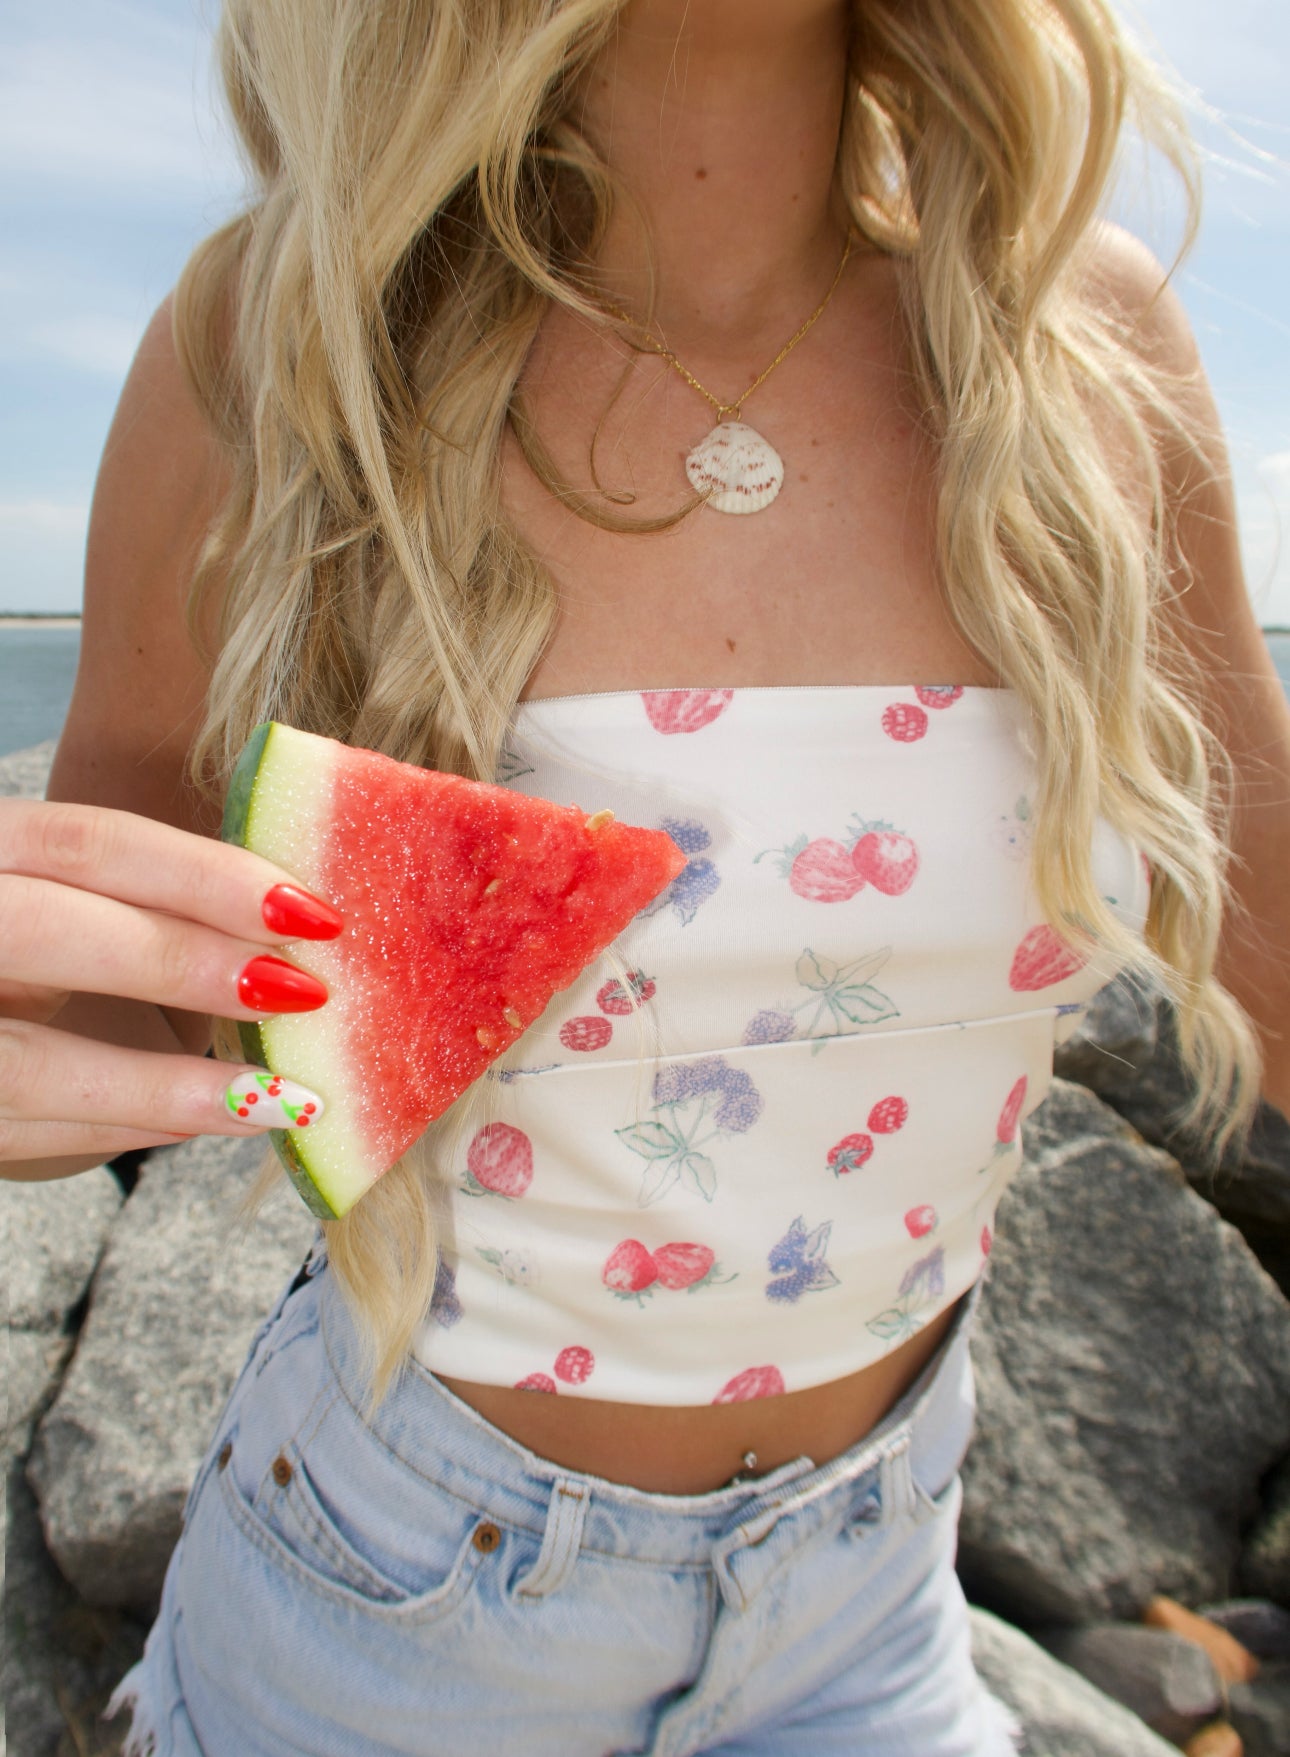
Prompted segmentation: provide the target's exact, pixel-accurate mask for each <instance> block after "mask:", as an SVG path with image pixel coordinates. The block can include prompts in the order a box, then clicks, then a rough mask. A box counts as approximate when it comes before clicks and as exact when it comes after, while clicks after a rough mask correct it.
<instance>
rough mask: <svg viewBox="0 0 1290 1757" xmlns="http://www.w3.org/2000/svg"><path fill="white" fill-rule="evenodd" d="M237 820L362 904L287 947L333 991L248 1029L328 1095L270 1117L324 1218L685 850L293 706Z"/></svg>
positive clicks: (270, 852) (254, 773) (351, 1199)
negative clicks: (421, 762) (342, 735)
mask: <svg viewBox="0 0 1290 1757" xmlns="http://www.w3.org/2000/svg"><path fill="white" fill-rule="evenodd" d="M604 816H605V817H606V818H607V817H608V816H609V814H604ZM224 835H225V837H226V839H227V840H229V841H232V842H237V843H240V844H241V845H242V846H243V847H246V848H250V849H252V850H253V851H254V852H255V853H257V854H261V855H263V856H264V857H265V858H266V859H268V860H271V861H273V862H274V863H275V864H276V865H278V866H280V867H282V868H283V869H284V870H285V871H287V872H289V873H290V874H291V875H292V876H293V877H294V878H295V879H296V880H297V881H298V882H299V883H300V884H302V885H304V886H306V887H307V888H308V889H310V890H313V891H315V892H316V893H317V894H318V895H319V896H322V897H325V898H326V899H327V901H328V902H330V903H331V904H333V905H334V906H335V907H336V908H337V909H338V910H339V911H340V913H341V915H342V916H343V917H344V919H345V929H344V931H343V932H342V933H341V935H340V936H339V937H338V938H337V939H335V940H329V941H299V940H298V941H294V942H292V943H291V944H289V945H287V946H284V948H283V951H284V955H285V956H287V957H288V958H290V959H291V960H292V961H293V962H295V963H297V964H299V965H300V966H301V967H302V968H304V969H306V970H309V971H310V972H312V973H313V974H314V975H316V976H317V977H319V978H320V980H321V981H322V982H324V983H325V984H326V986H327V989H328V993H329V1000H328V1003H327V1005H326V1006H325V1007H322V1008H320V1009H319V1010H318V1011H316V1012H313V1013H296V1014H284V1015H281V1016H279V1017H275V1018H270V1019H265V1020H262V1021H261V1022H259V1023H258V1024H247V1025H242V1026H241V1027H240V1030H241V1037H242V1045H243V1048H244V1050H245V1053H246V1055H247V1057H248V1059H249V1060H252V1061H255V1062H257V1063H259V1064H260V1065H262V1066H264V1067H267V1068H269V1069H270V1070H272V1071H276V1072H281V1073H283V1074H286V1075H288V1076H289V1077H290V1078H292V1079H295V1080H298V1081H300V1082H301V1083H302V1084H304V1085H306V1086H310V1087H312V1088H313V1089H314V1090H315V1091H317V1092H319V1093H321V1094H322V1097H323V1099H324V1100H325V1103H326V1107H327V1108H326V1110H325V1112H324V1114H323V1116H322V1117H321V1118H319V1119H318V1120H317V1121H316V1123H314V1124H312V1125H311V1126H309V1127H308V1128H307V1130H305V1129H293V1130H274V1131H271V1133H272V1137H273V1144H274V1146H275V1148H276V1149H277V1151H278V1154H279V1156H280V1158H281V1159H282V1161H283V1164H284V1165H285V1166H286V1169H287V1171H288V1173H289V1174H290V1176H291V1178H292V1181H293V1183H294V1184H295V1185H296V1188H297V1189H298V1190H299V1191H300V1194H301V1195H302V1197H303V1198H304V1200H305V1202H306V1204H307V1206H308V1207H309V1208H310V1209H311V1211H312V1212H313V1213H315V1214H317V1215H319V1216H320V1217H321V1218H324V1219H327V1218H339V1217H340V1216H341V1215H343V1214H344V1213H346V1212H347V1211H348V1209H349V1208H351V1207H352V1206H353V1204H354V1203H355V1202H356V1201H357V1200H358V1199H359V1197H360V1196H361V1195H363V1193H364V1192H365V1191H366V1190H367V1189H369V1188H370V1187H371V1185H372V1184H373V1183H374V1182H375V1181H376V1179H377V1178H378V1177H379V1176H380V1175H381V1173H382V1172H383V1171H385V1170H387V1169H388V1168H389V1166H391V1165H392V1164H394V1162H395V1161H396V1160H397V1159H398V1158H399V1157H400V1156H401V1155H402V1154H403V1153H404V1152H405V1151H406V1150H407V1148H408V1147H410V1146H411V1145H412V1143H413V1142H414V1141H415V1140H416V1139H417V1138H418V1137H419V1136H420V1135H421V1134H422V1133H423V1132H424V1129H425V1127H426V1125H427V1124H428V1123H429V1122H431V1121H433V1119H434V1118H435V1117H437V1116H439V1115H441V1114H442V1113H443V1111H445V1110H446V1109H447V1108H448V1106H449V1105H450V1104H451V1103H452V1102H453V1100H454V1099H455V1098H457V1097H458V1096H459V1095H460V1094H461V1093H462V1092H463V1091H465V1089H466V1087H467V1086H469V1085H470V1084H471V1083H472V1082H473V1081H474V1080H475V1079H477V1078H478V1077H479V1075H480V1074H482V1073H483V1072H484V1070H485V1069H486V1068H487V1067H488V1065H489V1064H490V1063H491V1062H493V1061H495V1060H496V1058H497V1057H498V1056H499V1055H501V1054H502V1053H503V1052H504V1051H505V1050H507V1049H509V1048H510V1046H511V1044H512V1043H514V1042H515V1041H516V1039H517V1038H518V1037H520V1036H521V1035H522V1033H523V1032H524V1031H525V1030H526V1029H527V1028H528V1026H529V1025H531V1024H532V1023H533V1021H534V1020H535V1019H536V1018H537V1017H538V1016H539V1014H540V1013H541V1012H542V1011H543V1009H544V1008H545V1007H546V1005H547V1003H548V1001H549V1000H550V998H551V996H552V995H553V994H554V993H555V992H556V991H557V990H559V989H562V988H565V987H567V986H568V985H569V983H571V982H572V981H573V980H574V979H575V978H576V977H577V976H578V975H579V973H580V972H581V971H582V970H583V969H584V968H585V967H586V966H587V965H588V964H589V963H590V962H591V961H592V960H593V959H594V958H595V957H597V956H598V955H599V954H600V953H601V952H602V951H603V950H604V949H605V947H606V946H608V945H609V944H610V942H611V941H612V940H613V939H614V938H616V937H617V935H618V934H619V933H620V932H621V931H622V929H623V928H624V927H626V925H627V924H628V922H629V921H630V920H631V919H632V917H633V916H634V915H635V914H636V913H637V911H638V910H640V909H642V908H643V907H644V906H645V904H646V903H648V902H650V901H651V899H652V898H654V897H656V896H657V895H658V893H659V892H660V891H662V890H663V889H664V887H665V886H666V885H667V884H668V883H670V881H671V880H672V879H673V878H675V877H676V875H677V873H678V872H680V870H681V869H682V867H683V866H684V864H685V856H684V854H683V853H682V851H681V850H680V849H679V848H678V847H677V846H676V844H675V843H674V842H673V841H672V839H671V837H669V836H667V835H666V834H664V833H663V832H662V831H660V830H647V829H640V828H637V827H634V826H632V825H628V824H620V823H617V822H614V821H608V822H604V821H602V819H601V818H600V817H597V818H593V819H589V818H588V817H587V815H586V814H585V813H584V812H582V811H581V810H580V809H579V808H578V807H577V806H561V805H555V804H553V803H551V802H550V801H548V800H543V799H534V798H530V797H528V796H526V795H524V794H520V793H517V792H515V791H513V790H512V789H509V788H504V787H496V786H490V785H486V784H483V783H479V782H474V781H467V780H464V779H463V778H462V777H460V776H457V775H443V774H439V773H437V772H435V771H433V770H427V769H420V768H416V767H414V766H413V765H411V764H405V763H398V762H394V761H393V760H392V759H390V758H389V757H384V756H380V755H379V754H377V753H376V752H373V751H366V750H356V749H353V748H351V747H349V746H347V745H343V744H339V743H337V742H336V741H335V740H332V739H327V738H320V737H317V736H315V735H314V734H312V733H306V732H299V731H296V730H295V729H293V728H291V727H287V726H281V725H278V724H276V723H270V724H268V725H266V726H260V727H257V728H256V730H255V732H254V733H253V734H252V736H251V739H250V740H249V742H248V744H247V747H246V749H245V751H244V752H243V755H242V757H241V759H240V760H239V763H238V765H237V769H236V771H235V773H234V776H233V779H232V781H231V783H230V787H229V794H228V803H227V808H226V813H225V823H224Z"/></svg>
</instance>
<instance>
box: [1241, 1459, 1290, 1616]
mask: <svg viewBox="0 0 1290 1757" xmlns="http://www.w3.org/2000/svg"><path fill="white" fill-rule="evenodd" d="M1260 1502H1261V1505H1260V1510H1259V1514H1258V1517H1257V1518H1256V1519H1255V1521H1254V1523H1253V1524H1252V1525H1251V1527H1250V1529H1249V1530H1248V1531H1247V1532H1246V1533H1245V1538H1244V1541H1243V1543H1242V1546H1241V1564H1240V1580H1239V1584H1240V1587H1241V1590H1242V1591H1243V1592H1248V1593H1250V1594H1251V1595H1252V1596H1253V1597H1255V1598H1270V1599H1274V1600H1275V1601H1276V1603H1277V1604H1281V1605H1285V1606H1286V1607H1287V1608H1288V1609H1290V1458H1287V1459H1285V1460H1284V1461H1283V1462H1282V1463H1281V1464H1280V1465H1278V1466H1277V1468H1276V1469H1275V1470H1273V1471H1271V1472H1270V1473H1269V1474H1268V1475H1267V1476H1266V1477H1265V1478H1264V1480H1263V1483H1262V1485H1261V1489H1260Z"/></svg>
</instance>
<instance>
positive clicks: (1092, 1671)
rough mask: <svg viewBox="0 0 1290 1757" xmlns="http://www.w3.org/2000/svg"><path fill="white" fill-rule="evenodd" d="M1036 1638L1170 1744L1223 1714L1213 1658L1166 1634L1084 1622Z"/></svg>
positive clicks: (1038, 1633)
mask: <svg viewBox="0 0 1290 1757" xmlns="http://www.w3.org/2000/svg"><path fill="white" fill-rule="evenodd" d="M1035 1639H1036V1641H1038V1642H1039V1644H1040V1645H1041V1646H1042V1647H1043V1648H1045V1649H1046V1650H1047V1651H1048V1652H1049V1653H1051V1654H1052V1656H1053V1658H1054V1659H1059V1660H1060V1661H1061V1662H1062V1664H1063V1665H1068V1666H1070V1667H1071V1668H1072V1669H1073V1670H1074V1671H1077V1672H1078V1673H1079V1674H1080V1676H1081V1677H1082V1678H1087V1679H1088V1681H1089V1683H1090V1684H1096V1685H1097V1687H1098V1689H1099V1690H1101V1691H1103V1692H1104V1694H1106V1695H1107V1696H1112V1697H1114V1698H1115V1700H1116V1701H1117V1702H1120V1703H1122V1704H1123V1705H1124V1707H1125V1708H1129V1709H1132V1711H1133V1713H1134V1714H1136V1715H1137V1716H1138V1718H1139V1720H1143V1721H1145V1722H1146V1723H1147V1725H1148V1726H1149V1727H1150V1728H1151V1730H1152V1731H1153V1732H1156V1733H1159V1734H1160V1736H1161V1738H1162V1739H1168V1740H1170V1741H1171V1743H1173V1744H1175V1745H1184V1744H1186V1742H1187V1740H1188V1739H1189V1738H1190V1737H1191V1736H1192V1734H1193V1733H1196V1732H1199V1731H1200V1729H1201V1727H1203V1726H1205V1725H1206V1724H1207V1723H1208V1722H1209V1721H1211V1720H1217V1719H1218V1717H1219V1716H1220V1715H1221V1714H1222V1712H1223V1708H1224V1690H1223V1680H1222V1679H1221V1678H1220V1677H1219V1675H1218V1670H1217V1668H1216V1667H1215V1665H1214V1662H1213V1660H1212V1659H1211V1658H1210V1657H1209V1655H1208V1654H1207V1653H1206V1652H1205V1650H1204V1648H1203V1647H1198V1646H1197V1645H1196V1643H1195V1642H1194V1641H1187V1640H1185V1639H1184V1637H1183V1636H1181V1635H1175V1634H1173V1633H1172V1632H1171V1631H1170V1630H1167V1629H1147V1628H1143V1627H1142V1626H1141V1625H1140V1624H1137V1623H1085V1624H1084V1625H1083V1626H1082V1627H1080V1628H1078V1629H1052V1630H1042V1629H1041V1630H1038V1631H1036V1632H1035Z"/></svg>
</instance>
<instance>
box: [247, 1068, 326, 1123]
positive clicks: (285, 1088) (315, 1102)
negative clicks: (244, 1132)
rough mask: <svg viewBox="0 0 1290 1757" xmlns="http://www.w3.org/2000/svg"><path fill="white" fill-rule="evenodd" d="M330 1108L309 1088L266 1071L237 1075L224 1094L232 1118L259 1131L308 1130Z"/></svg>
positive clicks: (257, 1070)
mask: <svg viewBox="0 0 1290 1757" xmlns="http://www.w3.org/2000/svg"><path fill="white" fill-rule="evenodd" d="M326 1108H327V1107H326V1105H325V1104H324V1103H323V1101H322V1099H321V1098H320V1097H319V1096H318V1094H317V1093H316V1092H311V1091H310V1090H309V1088H308V1087H307V1086H298V1085H297V1084H296V1082H295V1081H294V1080H288V1079H286V1078H285V1077H284V1076H283V1075H282V1074H270V1073H268V1072H266V1071H265V1070H264V1069H262V1068H248V1069H247V1070H246V1071H245V1072H244V1073H241V1074H234V1076H233V1078H232V1079H231V1080H230V1081H229V1083H228V1086H227V1087H226V1088H225V1091H224V1109H225V1110H226V1111H227V1112H228V1114H229V1115H230V1116H232V1117H235V1118H236V1119H237V1121H238V1122H240V1123H249V1124H250V1125H251V1127H252V1128H257V1129H307V1128H309V1127H310V1125H311V1124H313V1123H316V1122H318V1121H319V1120H320V1119H321V1118H322V1115H323V1112H324V1111H325V1110H326Z"/></svg>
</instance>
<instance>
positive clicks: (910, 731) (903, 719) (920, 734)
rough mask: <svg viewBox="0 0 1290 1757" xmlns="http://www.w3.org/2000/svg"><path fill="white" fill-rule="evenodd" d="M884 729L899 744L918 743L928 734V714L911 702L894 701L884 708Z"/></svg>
mask: <svg viewBox="0 0 1290 1757" xmlns="http://www.w3.org/2000/svg"><path fill="white" fill-rule="evenodd" d="M882 729H883V731H884V732H885V733H886V734H887V736H888V738H894V739H895V740H896V743H897V744H916V743H917V742H918V740H919V739H920V738H924V737H926V735H927V715H926V714H925V713H924V711H923V710H922V708H916V707H913V706H912V705H911V704H910V703H909V702H892V703H891V705H890V707H887V708H884V709H883V715H882Z"/></svg>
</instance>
